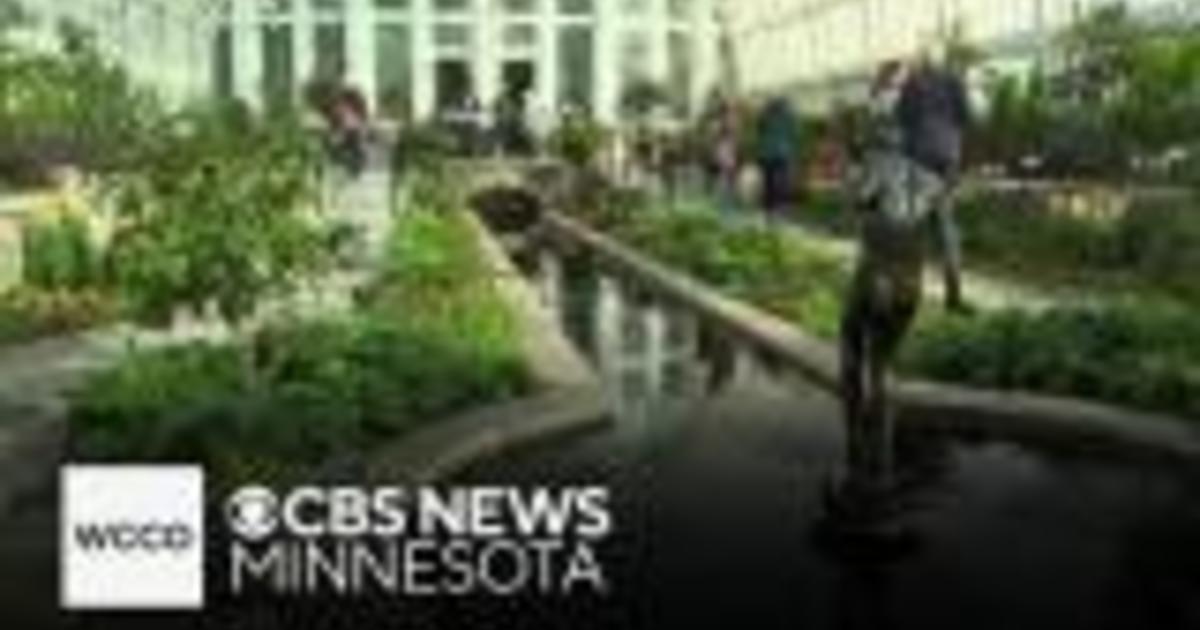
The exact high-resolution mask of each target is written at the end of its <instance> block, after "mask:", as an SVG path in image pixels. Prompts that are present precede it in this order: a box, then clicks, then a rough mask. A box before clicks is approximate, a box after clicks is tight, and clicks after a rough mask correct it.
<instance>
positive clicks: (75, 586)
mask: <svg viewBox="0 0 1200 630" xmlns="http://www.w3.org/2000/svg"><path fill="white" fill-rule="evenodd" d="M61 484H62V488H61V500H62V507H61V512H60V514H61V519H62V524H61V540H60V543H61V551H62V555H61V559H62V571H61V576H62V578H61V579H62V584H61V599H62V605H63V607H64V608H70V609H198V608H201V607H203V605H204V575H203V569H204V544H203V541H204V521H203V519H204V474H203V472H202V471H201V470H200V469H199V468H197V467H190V466H68V467H66V468H64V469H63V471H62V477H61Z"/></svg>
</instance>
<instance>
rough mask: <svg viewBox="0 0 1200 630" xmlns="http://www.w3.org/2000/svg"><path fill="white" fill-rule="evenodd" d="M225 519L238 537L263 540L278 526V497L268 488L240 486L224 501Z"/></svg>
mask: <svg viewBox="0 0 1200 630" xmlns="http://www.w3.org/2000/svg"><path fill="white" fill-rule="evenodd" d="M225 520H226V522H227V523H229V528H230V529H232V530H233V532H234V533H235V534H237V535H238V536H239V537H241V538H243V539H245V540H249V541H252V542H254V541H261V540H265V539H266V538H268V537H270V536H271V534H274V533H275V530H276V529H278V527H279V499H278V498H276V496H275V493H274V492H272V491H271V490H270V489H268V488H263V487H257V486H252V487H247V488H242V489H241V490H238V491H237V492H236V493H234V494H233V495H232V496H230V497H229V499H228V500H227V501H226V502H225Z"/></svg>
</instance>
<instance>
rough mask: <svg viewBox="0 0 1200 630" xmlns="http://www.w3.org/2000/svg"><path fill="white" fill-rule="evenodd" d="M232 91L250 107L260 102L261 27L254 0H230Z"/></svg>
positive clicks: (261, 72) (256, 4)
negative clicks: (231, 0) (231, 6)
mask: <svg viewBox="0 0 1200 630" xmlns="http://www.w3.org/2000/svg"><path fill="white" fill-rule="evenodd" d="M231 21H232V24H231V28H232V33H233V93H234V95H235V96H237V98H239V99H241V100H243V101H245V102H246V103H247V104H249V105H251V106H257V105H260V104H261V103H262V74H263V58H262V29H261V28H259V24H258V3H257V2H256V1H255V0H233V12H232V20H231Z"/></svg>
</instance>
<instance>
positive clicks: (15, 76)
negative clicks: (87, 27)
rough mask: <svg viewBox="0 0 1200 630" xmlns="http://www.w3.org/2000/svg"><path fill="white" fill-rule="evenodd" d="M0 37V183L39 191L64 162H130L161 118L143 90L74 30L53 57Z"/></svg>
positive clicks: (95, 165) (114, 165)
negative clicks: (1, 92) (34, 187)
mask: <svg viewBox="0 0 1200 630" xmlns="http://www.w3.org/2000/svg"><path fill="white" fill-rule="evenodd" d="M3 38H4V35H3V32H2V31H0V85H3V86H4V98H3V99H0V182H7V183H8V184H10V185H20V186H30V185H44V184H45V183H46V182H47V181H48V174H49V171H50V169H52V168H53V167H54V166H56V165H60V164H64V163H69V164H75V165H80V166H83V167H86V168H87V169H89V170H93V171H95V170H118V169H123V168H126V167H128V166H130V165H131V163H133V162H136V160H137V159H138V157H139V156H140V151H141V148H142V146H143V145H144V143H145V142H147V141H148V139H149V138H150V137H151V136H152V135H153V134H154V133H155V132H156V131H157V130H158V128H159V127H160V125H161V123H162V120H163V113H162V111H163V110H162V108H161V106H160V104H159V102H158V101H157V99H156V98H155V97H154V96H153V95H152V94H151V93H150V92H148V91H146V90H143V89H141V88H139V87H138V86H136V85H134V83H133V82H132V81H131V79H130V78H129V76H128V75H127V74H126V73H125V72H124V71H123V70H122V69H120V68H119V67H117V66H115V65H113V64H112V63H110V62H109V61H107V60H105V59H104V58H103V57H102V56H101V55H100V53H99V52H97V50H96V49H95V46H94V45H93V43H92V42H91V40H90V39H89V38H88V37H87V36H86V35H85V34H83V33H82V32H80V31H79V30H78V29H72V30H64V33H63V45H62V52H60V53H43V52H36V51H30V50H28V49H25V48H19V47H16V46H11V45H8V44H7V43H6V42H5V41H4V39H3Z"/></svg>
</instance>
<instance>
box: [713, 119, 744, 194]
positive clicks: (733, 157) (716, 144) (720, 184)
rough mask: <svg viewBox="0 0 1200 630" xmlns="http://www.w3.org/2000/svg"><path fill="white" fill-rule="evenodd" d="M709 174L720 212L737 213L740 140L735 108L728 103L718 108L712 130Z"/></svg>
mask: <svg viewBox="0 0 1200 630" xmlns="http://www.w3.org/2000/svg"><path fill="white" fill-rule="evenodd" d="M712 138H713V144H712V155H711V156H710V159H711V160H712V173H713V183H714V184H715V189H716V193H717V203H718V207H719V208H720V209H721V212H723V213H725V214H732V213H734V212H735V211H737V209H738V205H739V204H738V182H739V179H738V175H739V173H740V172H741V158H740V156H739V155H738V152H739V148H740V146H739V145H740V141H741V136H740V134H739V133H738V120H737V108H736V107H735V106H734V105H733V103H730V102H728V101H725V102H722V103H721V104H720V105H719V106H718V110H717V114H716V120H715V128H714V129H713V134H712Z"/></svg>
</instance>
